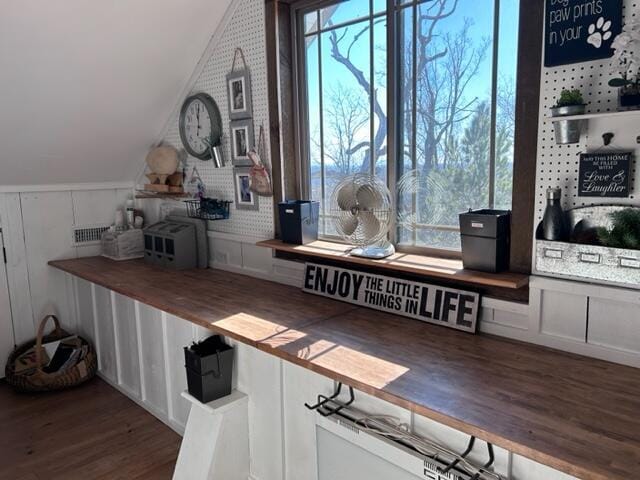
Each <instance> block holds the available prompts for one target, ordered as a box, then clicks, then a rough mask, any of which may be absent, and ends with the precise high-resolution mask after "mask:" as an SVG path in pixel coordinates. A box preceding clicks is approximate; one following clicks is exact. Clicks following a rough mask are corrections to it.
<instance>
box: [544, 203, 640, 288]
mask: <svg viewBox="0 0 640 480" xmlns="http://www.w3.org/2000/svg"><path fill="white" fill-rule="evenodd" d="M624 208H628V207H626V206H620V205H591V206H585V207H578V208H574V209H571V210H567V211H566V212H565V218H566V221H567V224H568V226H569V229H570V230H571V232H572V237H575V236H576V235H579V234H580V233H579V232H581V231H582V232H586V233H588V232H589V231H590V230H591V229H593V228H594V227H606V228H609V227H610V226H611V218H610V215H611V213H612V212H614V211H616V210H620V209H624ZM536 236H537V240H536V252H535V255H536V267H535V270H536V273H538V274H542V275H550V276H553V277H563V278H570V279H576V280H584V281H588V282H595V283H604V284H611V285H617V286H624V287H627V288H635V289H640V250H631V249H626V248H613V247H608V246H603V245H596V244H588V243H589V242H583V243H575V242H574V243H572V242H558V241H550V240H544V239H543V238H542V235H541V227H538V232H537V234H536ZM588 237H589V235H586V238H588ZM573 240H576V242H577V241H580V240H579V239H575V238H574V239H573ZM591 243H596V242H591Z"/></svg>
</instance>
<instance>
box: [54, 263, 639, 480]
mask: <svg viewBox="0 0 640 480" xmlns="http://www.w3.org/2000/svg"><path fill="white" fill-rule="evenodd" d="M49 264H50V265H51V266H53V267H56V268H58V269H60V270H63V271H65V272H68V273H70V274H72V275H76V276H78V277H80V278H83V279H85V280H88V281H90V282H93V283H96V284H98V285H102V286H104V287H106V288H109V289H111V290H114V291H116V292H118V293H121V294H123V295H126V296H128V297H131V298H134V299H136V300H139V301H140V302H143V303H145V304H148V305H151V306H153V307H156V308H158V309H160V310H164V311H166V312H168V313H171V314H173V315H176V316H178V317H181V318H184V319H186V320H189V321H191V322H194V323H196V324H198V325H202V326H204V327H206V328H209V329H210V330H212V331H214V332H217V333H220V334H223V335H227V336H229V337H231V338H234V339H236V340H238V341H240V342H243V343H246V344H249V345H251V346H254V347H256V348H259V349H260V350H263V351H265V352H268V353H271V354H273V355H276V356H278V357H280V358H283V359H285V360H287V361H290V362H293V363H296V364H298V365H301V366H303V367H305V368H308V369H310V370H313V371H315V372H317V373H320V374H322V375H325V376H327V377H330V378H332V379H335V380H338V381H342V382H344V383H346V384H348V385H351V386H353V387H355V388H357V389H359V390H361V391H364V392H367V393H369V394H372V395H374V396H376V397H379V398H381V399H383V400H386V401H388V402H390V403H393V404H395V405H399V406H401V407H404V408H408V409H410V410H412V411H414V412H416V413H418V414H420V415H423V416H425V417H428V418H431V419H433V420H435V421H437V422H440V423H443V424H445V425H448V426H450V427H453V428H455V429H457V430H460V431H462V432H465V433H467V434H471V435H476V436H477V437H478V438H481V439H483V440H487V441H490V442H492V443H494V444H495V445H497V446H500V447H503V448H505V449H508V450H510V451H512V452H514V453H517V454H519V455H522V456H525V457H527V458H530V459H532V460H535V461H537V462H540V463H543V464H545V465H548V466H550V467H553V468H555V469H558V470H561V471H563V472H566V473H568V474H571V475H574V476H576V477H579V478H584V479H598V480H601V479H602V480H604V479H621V480H622V479H625V480H626V479H629V478H636V477H637V476H638V474H640V369H635V368H631V367H625V366H622V365H616V364H613V363H609V362H604V361H601V360H596V359H592V358H588V357H582V356H578V355H573V354H569V353H565V352H560V351H556V350H552V349H549V348H544V347H540V346H536V345H531V344H526V343H521V342H517V341H513V340H508V339H503V338H499V337H494V336H489V335H483V334H479V335H470V334H467V333H462V332H457V331H453V330H449V329H446V328H442V327H438V326H434V325H430V324H427V323H423V322H419V321H416V320H411V319H407V318H402V317H398V316H394V315H390V314H385V313H382V312H377V311H374V310H369V309H364V308H360V307H354V306H352V305H347V304H344V303H339V302H336V301H334V300H330V299H327V298H323V297H317V296H313V295H309V294H305V293H303V292H302V291H301V290H299V289H297V288H293V287H289V286H285V285H280V284H276V283H273V282H268V281H264V280H259V279H255V278H252V277H248V276H244V275H237V274H232V273H228V272H223V271H220V270H189V271H183V272H175V271H170V270H163V269H160V268H157V267H152V266H148V265H145V264H144V263H143V262H142V261H128V262H114V261H111V260H107V259H104V258H100V257H91V258H83V259H77V260H60V261H54V262H50V263H49Z"/></svg>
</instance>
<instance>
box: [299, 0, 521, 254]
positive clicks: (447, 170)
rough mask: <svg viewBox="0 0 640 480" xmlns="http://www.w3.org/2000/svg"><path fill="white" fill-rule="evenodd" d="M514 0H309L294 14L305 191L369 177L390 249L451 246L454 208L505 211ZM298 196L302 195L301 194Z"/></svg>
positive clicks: (327, 230)
mask: <svg viewBox="0 0 640 480" xmlns="http://www.w3.org/2000/svg"><path fill="white" fill-rule="evenodd" d="M518 15H519V0H483V1H478V0H422V1H417V0H416V1H411V0H346V1H341V2H336V1H333V2H320V3H319V2H314V3H312V4H311V6H307V7H301V8H300V9H298V10H297V12H296V15H295V16H294V17H295V22H296V32H297V49H298V51H297V56H298V72H297V75H298V90H299V118H300V127H299V128H300V138H301V140H302V142H301V143H302V146H301V153H302V155H301V156H302V158H303V162H302V165H301V167H302V168H301V170H302V176H303V180H304V182H303V183H304V185H303V193H305V194H306V195H307V196H308V197H311V198H312V199H314V200H318V201H319V202H320V205H321V207H320V209H321V219H320V231H321V234H322V235H323V236H325V237H332V236H333V237H335V236H336V232H335V230H334V228H333V222H332V219H331V218H330V214H329V211H328V210H329V202H330V198H331V193H332V191H333V188H334V187H335V186H336V185H337V183H338V182H339V181H340V180H341V179H342V178H343V177H344V176H346V175H349V174H351V173H356V172H368V173H372V174H375V175H376V176H378V177H380V178H381V179H383V180H384V181H385V182H387V184H388V186H389V189H390V190H391V192H392V195H393V197H394V198H395V200H396V211H397V221H396V225H395V227H394V228H393V231H392V232H391V233H390V238H391V240H392V241H393V243H394V244H396V246H397V248H398V249H399V250H403V249H412V248H416V247H418V248H424V247H428V248H436V249H441V250H442V249H446V250H453V251H456V250H459V249H460V239H459V234H458V230H459V229H458V213H460V212H462V211H465V210H467V209H468V208H501V209H502V208H504V209H510V208H511V196H512V179H513V163H514V153H513V141H514V125H515V79H516V56H517V44H518V41H517V40H518V38H517V35H518V25H517V23H518V22H517V19H518ZM305 189H306V190H305Z"/></svg>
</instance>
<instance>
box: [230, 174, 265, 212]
mask: <svg viewBox="0 0 640 480" xmlns="http://www.w3.org/2000/svg"><path fill="white" fill-rule="evenodd" d="M250 186H251V167H234V169H233V188H234V190H235V196H236V201H235V205H236V209H238V210H258V207H259V206H258V195H257V194H256V193H254V192H252V191H251V188H250Z"/></svg>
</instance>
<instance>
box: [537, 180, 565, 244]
mask: <svg viewBox="0 0 640 480" xmlns="http://www.w3.org/2000/svg"><path fill="white" fill-rule="evenodd" d="M561 199H562V189H560V188H559V187H556V188H549V189H547V208H546V209H545V211H544V217H543V218H542V236H543V237H544V239H545V240H554V241H557V242H562V241H565V240H566V239H567V238H568V232H567V223H566V221H565V218H564V212H563V211H562V206H561V205H560V200H561Z"/></svg>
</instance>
